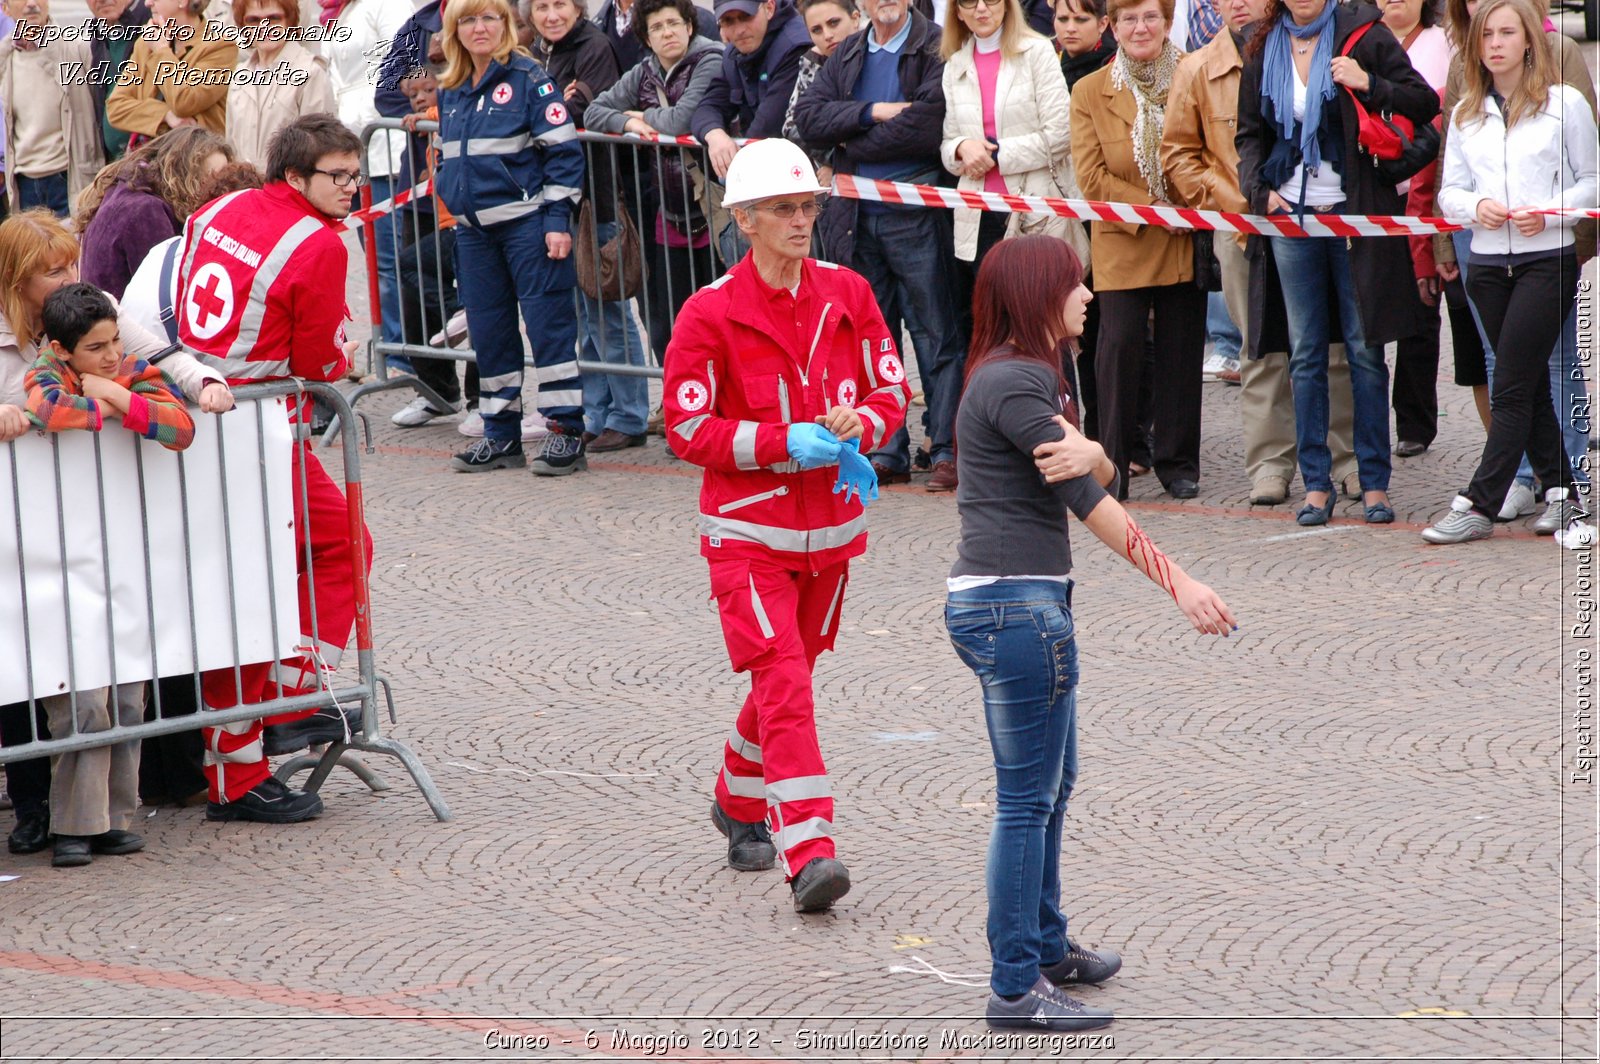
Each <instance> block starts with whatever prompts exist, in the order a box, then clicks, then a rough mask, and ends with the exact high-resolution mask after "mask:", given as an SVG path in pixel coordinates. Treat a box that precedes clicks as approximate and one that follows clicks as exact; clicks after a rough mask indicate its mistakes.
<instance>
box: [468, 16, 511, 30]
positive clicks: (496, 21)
mask: <svg viewBox="0 0 1600 1064" xmlns="http://www.w3.org/2000/svg"><path fill="white" fill-rule="evenodd" d="M504 21H505V16H503V15H467V16H465V17H463V18H458V19H456V25H457V26H465V27H466V28H467V29H469V30H470V29H472V28H473V27H474V26H483V27H485V28H490V29H492V28H493V27H495V26H498V25H500V23H502V22H504Z"/></svg>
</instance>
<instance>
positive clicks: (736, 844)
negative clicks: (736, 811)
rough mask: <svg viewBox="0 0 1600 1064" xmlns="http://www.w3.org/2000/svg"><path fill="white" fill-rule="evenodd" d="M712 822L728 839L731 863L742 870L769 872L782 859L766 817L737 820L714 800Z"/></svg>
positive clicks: (730, 866)
mask: <svg viewBox="0 0 1600 1064" xmlns="http://www.w3.org/2000/svg"><path fill="white" fill-rule="evenodd" d="M711 822H712V823H713V824H715V825H716V826H717V830H718V831H720V832H722V834H723V835H724V836H726V837H727V839H728V867H729V868H732V869H735V870H736V871H740V872H765V871H766V870H767V869H769V868H771V867H772V866H773V865H775V864H777V862H778V848H777V847H776V846H774V845H772V833H771V832H769V831H768V830H767V825H766V822H765V821H759V820H758V821H756V822H755V823H754V824H752V823H749V822H748V821H744V820H735V819H733V817H731V816H729V815H728V814H727V813H724V812H723V811H722V806H720V805H718V804H717V803H716V802H712V803H711Z"/></svg>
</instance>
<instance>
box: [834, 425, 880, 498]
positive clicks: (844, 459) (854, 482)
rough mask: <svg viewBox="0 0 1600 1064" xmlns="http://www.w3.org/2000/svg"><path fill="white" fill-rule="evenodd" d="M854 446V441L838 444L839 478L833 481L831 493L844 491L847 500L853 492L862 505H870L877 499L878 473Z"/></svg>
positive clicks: (855, 445)
mask: <svg viewBox="0 0 1600 1064" xmlns="http://www.w3.org/2000/svg"><path fill="white" fill-rule="evenodd" d="M856 448H857V444H856V443H855V442H854V441H852V442H850V443H845V444H841V445H840V447H839V479H837V480H835V481H834V482H833V493H834V494H835V495H837V494H839V493H840V492H841V491H842V492H844V501H845V502H849V501H850V495H851V493H852V492H853V493H854V494H855V495H856V497H857V498H859V499H860V500H861V505H862V506H871V505H872V504H873V503H875V502H877V501H878V473H877V471H876V470H874V469H873V468H872V463H871V462H870V461H868V460H867V456H866V455H864V454H862V453H861V452H860V451H859V450H857V449H856Z"/></svg>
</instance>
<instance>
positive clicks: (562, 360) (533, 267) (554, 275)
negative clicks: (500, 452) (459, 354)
mask: <svg viewBox="0 0 1600 1064" xmlns="http://www.w3.org/2000/svg"><path fill="white" fill-rule="evenodd" d="M455 254H456V283H457V285H458V286H459V288H460V291H461V304H462V306H463V307H465V308H466V311H467V331H468V332H469V333H470V334H471V337H472V349H473V351H475V352H476V353H477V356H478V381H479V392H478V411H479V413H481V414H482V415H483V431H484V435H485V436H486V437H488V438H489V439H492V440H515V439H519V438H520V436H521V432H522V367H523V359H522V334H521V333H520V332H519V331H518V329H517V311H518V309H519V308H520V309H521V311H522V323H523V325H524V326H526V328H527V330H528V341H529V343H531V344H532V345H533V363H534V367H535V369H536V371H537V375H538V381H537V383H536V385H535V387H536V388H537V390H538V410H539V413H541V414H543V415H544V418H545V420H546V421H547V422H549V423H550V425H551V427H552V428H558V429H559V430H560V431H562V432H564V433H567V434H570V435H573V436H576V435H578V434H580V433H581V432H582V431H583V383H582V381H581V380H580V379H579V377H578V316H577V308H576V305H575V303H574V300H573V289H574V288H576V287H577V283H578V278H577V271H576V269H575V268H574V265H573V261H572V256H570V255H569V256H567V257H566V258H565V259H562V260H560V261H556V260H553V259H551V258H550V257H549V255H547V254H546V252H545V246H544V214H543V213H542V212H541V213H538V214H534V215H531V216H529V217H527V218H523V219H519V220H517V221H514V222H506V223H503V224H501V225H496V226H491V227H489V228H487V229H474V228H472V227H471V226H468V225H465V224H462V225H458V226H456V249H455Z"/></svg>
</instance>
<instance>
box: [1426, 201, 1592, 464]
mask: <svg viewBox="0 0 1600 1064" xmlns="http://www.w3.org/2000/svg"><path fill="white" fill-rule="evenodd" d="M1450 243H1451V244H1452V245H1453V246H1454V247H1455V249H1456V264H1457V265H1458V266H1459V267H1460V268H1461V286H1462V287H1463V288H1465V287H1466V283H1467V266H1468V263H1467V260H1468V259H1469V258H1471V257H1472V234H1471V233H1469V232H1466V231H1465V230H1457V231H1456V232H1453V233H1451V234H1450ZM1467 306H1468V307H1471V308H1472V320H1473V322H1475V323H1476V324H1477V326H1478V336H1479V338H1480V339H1481V340H1482V341H1483V361H1484V366H1485V368H1486V369H1488V371H1489V394H1490V395H1493V394H1494V345H1493V344H1491V343H1490V342H1489V337H1488V336H1486V335H1485V334H1484V331H1483V318H1482V317H1481V316H1480V315H1479V314H1478V308H1477V306H1476V305H1475V304H1474V303H1473V302H1472V296H1471V295H1468V296H1467ZM1550 401H1551V402H1552V403H1554V404H1555V408H1556V424H1558V425H1560V426H1561V440H1562V443H1563V444H1565V446H1566V450H1567V458H1568V459H1569V460H1570V461H1571V462H1572V476H1573V479H1574V480H1575V481H1576V482H1577V483H1579V484H1581V485H1585V486H1587V485H1588V483H1589V468H1588V467H1589V462H1588V460H1587V458H1586V456H1587V455H1588V453H1589V432H1590V427H1591V425H1592V424H1593V411H1592V410H1591V409H1590V407H1589V388H1588V385H1587V383H1586V382H1585V381H1584V379H1583V363H1582V362H1580V361H1579V360H1578V305H1577V303H1576V302H1575V303H1574V304H1573V306H1572V310H1571V312H1569V313H1568V314H1567V320H1566V321H1565V322H1563V323H1562V325H1561V339H1560V340H1558V341H1557V342H1556V347H1555V350H1554V351H1552V352H1551V353H1550ZM1491 413H1492V410H1491ZM1516 479H1517V483H1518V484H1521V485H1522V486H1523V487H1527V488H1531V487H1533V466H1532V465H1531V464H1530V463H1529V462H1528V456H1527V455H1523V456H1522V462H1521V464H1520V465H1518V466H1517V478H1516Z"/></svg>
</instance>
